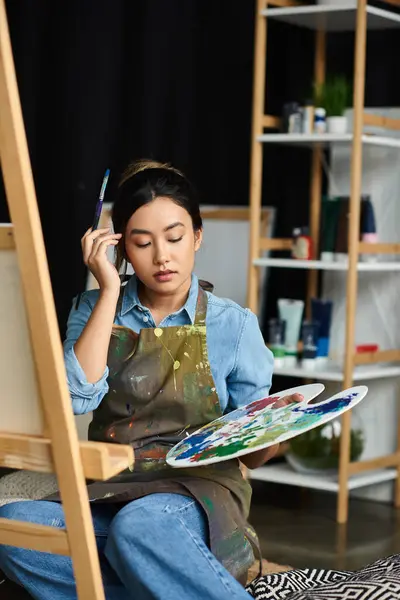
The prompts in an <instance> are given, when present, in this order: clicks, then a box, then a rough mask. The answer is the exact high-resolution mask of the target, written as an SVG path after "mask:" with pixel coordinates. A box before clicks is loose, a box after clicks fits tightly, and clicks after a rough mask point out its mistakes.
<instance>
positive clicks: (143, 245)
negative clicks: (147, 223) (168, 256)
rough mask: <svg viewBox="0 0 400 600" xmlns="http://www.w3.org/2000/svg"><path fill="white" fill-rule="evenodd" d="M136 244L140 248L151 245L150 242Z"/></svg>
mask: <svg viewBox="0 0 400 600" xmlns="http://www.w3.org/2000/svg"><path fill="white" fill-rule="evenodd" d="M136 246H137V247H138V248H147V246H150V242H147V243H146V244H136Z"/></svg>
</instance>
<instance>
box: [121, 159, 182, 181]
mask: <svg viewBox="0 0 400 600" xmlns="http://www.w3.org/2000/svg"><path fill="white" fill-rule="evenodd" d="M148 169H165V170H166V171H171V172H172V173H176V175H180V176H181V177H183V178H185V176H184V174H183V173H182V172H181V171H179V170H178V169H175V167H173V166H172V165H170V164H169V163H161V162H158V161H157V160H152V159H151V158H139V159H138V160H135V161H133V162H132V163H130V165H129V166H128V167H127V168H126V169H125V171H124V172H123V173H122V175H121V179H120V181H119V185H120V186H121V185H123V184H124V183H125V181H128V179H131V178H132V177H134V176H135V175H137V174H138V173H141V172H142V171H147V170H148Z"/></svg>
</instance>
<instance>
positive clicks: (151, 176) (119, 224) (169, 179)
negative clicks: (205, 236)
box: [112, 160, 203, 270]
mask: <svg viewBox="0 0 400 600" xmlns="http://www.w3.org/2000/svg"><path fill="white" fill-rule="evenodd" d="M160 197H165V198H170V199H171V200H172V201H173V202H175V203H176V204H178V205H179V206H181V207H182V208H184V209H185V210H186V211H187V212H188V213H189V215H190V217H191V219H192V223H193V229H194V230H195V231H198V230H199V229H201V228H202V226H203V221H202V218H201V215H200V206H199V200H198V196H197V193H196V191H195V189H194V188H193V186H192V184H191V183H190V182H189V180H188V179H186V177H185V176H184V175H183V174H182V173H181V172H180V171H178V170H177V169H174V168H173V167H171V166H170V165H166V164H162V163H157V162H155V161H150V160H149V161H147V160H141V161H137V162H135V163H132V165H130V166H129V167H128V169H127V170H126V171H125V173H124V174H123V175H122V177H121V183H120V185H119V188H118V192H117V197H116V199H115V201H114V206H113V210H112V221H113V226H114V231H115V233H125V229H126V225H127V223H128V221H129V219H130V218H131V216H132V215H133V214H134V213H135V212H136V211H137V210H138V209H139V208H141V207H142V206H144V205H145V204H149V203H150V202H152V201H153V200H155V199H156V198H160ZM124 248H125V242H124V239H123V238H122V240H121V244H120V245H118V248H117V260H116V267H117V269H118V270H120V268H121V265H122V262H123V260H124V259H125V251H124Z"/></svg>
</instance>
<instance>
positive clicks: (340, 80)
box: [315, 75, 350, 134]
mask: <svg viewBox="0 0 400 600" xmlns="http://www.w3.org/2000/svg"><path fill="white" fill-rule="evenodd" d="M349 105H350V85H349V83H348V81H347V79H346V78H345V77H343V76H341V75H336V76H334V77H329V78H327V80H326V81H325V82H324V83H322V84H319V85H316V86H315V106H316V107H322V108H324V109H325V110H326V125H327V131H328V133H336V134H344V133H347V118H346V117H345V116H344V112H345V110H346V108H347V107H348V106H349Z"/></svg>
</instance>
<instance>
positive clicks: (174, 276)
mask: <svg viewBox="0 0 400 600" xmlns="http://www.w3.org/2000/svg"><path fill="white" fill-rule="evenodd" d="M201 240H202V231H201V230H200V231H194V230H193V223H192V219H191V216H190V215H189V213H188V212H187V211H186V210H185V209H184V208H182V206H179V205H178V204H175V202H173V201H172V200H171V199H170V198H163V197H160V198H155V200H153V201H152V202H150V203H149V204H145V205H144V206H142V207H141V208H139V209H138V210H137V211H136V212H135V213H134V214H133V215H132V216H131V218H130V219H129V221H128V223H127V226H126V230H125V250H126V254H127V258H128V260H129V262H130V263H131V264H132V267H133V269H134V271H135V273H136V275H137V277H138V278H139V279H140V281H141V282H142V283H143V284H144V285H145V286H146V287H148V288H149V289H151V290H153V291H154V292H156V293H159V294H168V295H169V294H174V293H175V292H178V291H180V290H181V289H182V288H184V287H185V284H187V286H188V287H189V286H190V278H191V274H192V271H193V266H194V257H195V253H196V252H197V250H198V249H199V248H200V244H201Z"/></svg>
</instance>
